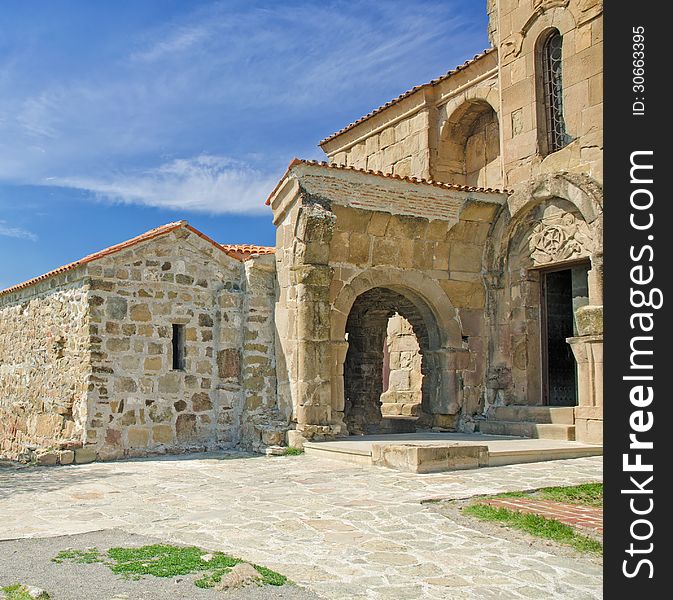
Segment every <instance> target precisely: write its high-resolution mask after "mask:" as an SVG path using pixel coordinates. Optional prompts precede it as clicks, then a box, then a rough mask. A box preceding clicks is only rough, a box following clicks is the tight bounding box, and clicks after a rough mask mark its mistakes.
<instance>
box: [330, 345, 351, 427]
mask: <svg viewBox="0 0 673 600" xmlns="http://www.w3.org/2000/svg"><path fill="white" fill-rule="evenodd" d="M331 348H332V377H331V381H332V427H333V428H334V430H335V433H337V434H338V433H343V432H345V431H346V425H345V423H344V362H345V360H346V353H347V352H348V342H346V341H343V342H342V341H335V340H332V342H331Z"/></svg>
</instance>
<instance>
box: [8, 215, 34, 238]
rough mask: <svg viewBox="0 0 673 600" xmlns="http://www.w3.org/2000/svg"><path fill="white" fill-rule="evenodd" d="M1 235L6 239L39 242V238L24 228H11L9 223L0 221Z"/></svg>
mask: <svg viewBox="0 0 673 600" xmlns="http://www.w3.org/2000/svg"><path fill="white" fill-rule="evenodd" d="M0 235H2V236H4V237H11V238H19V239H24V240H30V241H32V242H36V241H37V236H36V235H35V234H34V233H33V232H32V231H28V230H27V229H23V228H22V227H11V226H9V225H8V224H7V221H3V220H1V219H0Z"/></svg>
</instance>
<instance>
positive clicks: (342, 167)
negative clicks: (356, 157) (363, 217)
mask: <svg viewBox="0 0 673 600" xmlns="http://www.w3.org/2000/svg"><path fill="white" fill-rule="evenodd" d="M295 165H312V166H315V167H322V168H325V169H336V170H339V171H355V172H357V173H366V174H367V175H376V176H377V177H385V178H386V179H398V180H399V181H406V182H408V183H420V184H423V185H432V186H434V187H441V188H444V189H447V190H460V191H462V192H483V193H493V194H511V193H512V192H511V190H506V189H498V188H483V187H476V186H472V185H459V184H457V183H443V182H441V181H434V180H432V179H422V178H420V177H407V176H402V175H393V174H392V173H384V172H382V171H371V170H368V169H356V168H355V167H347V166H345V165H337V164H334V163H328V162H325V161H317V160H302V159H301V158H293V159H292V160H291V161H290V164H289V166H288V168H287V170H286V171H285V174H284V175H283V177H281V179H280V181H279V182H278V185H276V187H275V188H274V190H273V191H272V192H271V193H270V194H269V197H268V198H267V199H266V203H265V204H266V205H267V206H268V205H270V204H271V198H272V197H273V195H274V194H275V193H276V192H277V191H278V188H279V187H280V184H281V183H282V182H283V180H284V179H285V178H286V177H287V174H288V173H289V172H290V170H291V169H292V167H294V166H295Z"/></svg>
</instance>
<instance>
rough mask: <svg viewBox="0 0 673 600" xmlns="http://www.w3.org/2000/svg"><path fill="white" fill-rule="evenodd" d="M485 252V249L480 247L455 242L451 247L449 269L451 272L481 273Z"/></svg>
mask: <svg viewBox="0 0 673 600" xmlns="http://www.w3.org/2000/svg"><path fill="white" fill-rule="evenodd" d="M483 251H484V249H483V247H482V246H480V245H476V244H466V243H463V242H454V243H453V244H452V245H451V254H450V257H449V269H450V270H451V271H467V272H472V273H479V272H480V271H481V257H482V254H483Z"/></svg>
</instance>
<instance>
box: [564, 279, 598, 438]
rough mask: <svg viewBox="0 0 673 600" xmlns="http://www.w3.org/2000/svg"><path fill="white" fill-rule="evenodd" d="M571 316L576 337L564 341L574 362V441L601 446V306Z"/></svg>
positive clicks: (582, 309) (585, 307) (589, 307)
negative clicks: (575, 393)
mask: <svg viewBox="0 0 673 600" xmlns="http://www.w3.org/2000/svg"><path fill="white" fill-rule="evenodd" d="M590 294H591V286H590ZM575 315H576V320H577V327H578V332H579V334H580V335H579V336H577V337H571V338H567V342H568V343H569V344H570V347H571V348H572V351H573V354H574V355H575V360H576V361H577V388H578V406H576V407H575V438H576V439H577V441H578V442H586V443H589V444H602V443H603V307H602V306H593V305H588V306H582V307H580V308H578V309H577V311H576V313H575Z"/></svg>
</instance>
